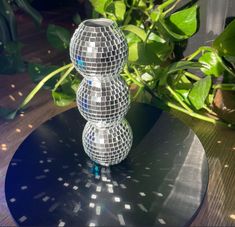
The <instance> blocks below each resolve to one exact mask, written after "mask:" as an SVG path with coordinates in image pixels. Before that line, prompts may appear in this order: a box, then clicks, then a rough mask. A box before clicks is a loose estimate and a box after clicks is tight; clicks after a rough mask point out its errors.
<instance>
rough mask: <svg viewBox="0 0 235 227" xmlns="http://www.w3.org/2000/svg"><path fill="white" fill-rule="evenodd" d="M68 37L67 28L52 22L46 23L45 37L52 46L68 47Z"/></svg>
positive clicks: (69, 36) (61, 48)
mask: <svg viewBox="0 0 235 227" xmlns="http://www.w3.org/2000/svg"><path fill="white" fill-rule="evenodd" d="M70 38H71V35H70V32H69V30H67V29H65V28H63V27H61V26H58V25H54V24H49V25H48V28H47V39H48V41H49V42H50V44H51V45H52V46H53V47H54V48H56V49H59V50H65V49H68V47H69V43H70Z"/></svg>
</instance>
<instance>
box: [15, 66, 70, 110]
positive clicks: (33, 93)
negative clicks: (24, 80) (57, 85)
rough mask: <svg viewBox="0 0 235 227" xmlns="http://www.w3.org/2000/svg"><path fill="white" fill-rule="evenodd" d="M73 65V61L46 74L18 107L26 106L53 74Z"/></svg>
mask: <svg viewBox="0 0 235 227" xmlns="http://www.w3.org/2000/svg"><path fill="white" fill-rule="evenodd" d="M71 66H72V63H70V64H68V65H65V66H62V67H60V68H59V69H56V70H55V71H53V72H51V73H49V74H48V75H47V76H45V77H44V78H43V79H42V80H41V81H40V82H39V83H38V84H37V85H36V87H35V88H34V89H33V90H32V91H31V92H30V93H29V94H28V95H27V97H26V98H25V100H24V101H23V102H22V103H21V105H20V106H19V107H18V110H19V109H22V108H23V107H24V106H26V105H27V104H28V103H29V102H30V100H31V99H32V98H33V97H34V95H35V94H36V93H37V92H38V91H39V90H40V89H41V88H42V86H43V85H44V84H45V83H46V81H48V80H49V79H51V78H52V77H53V76H55V75H56V74H58V73H60V72H61V71H63V70H65V69H67V68H69V67H71Z"/></svg>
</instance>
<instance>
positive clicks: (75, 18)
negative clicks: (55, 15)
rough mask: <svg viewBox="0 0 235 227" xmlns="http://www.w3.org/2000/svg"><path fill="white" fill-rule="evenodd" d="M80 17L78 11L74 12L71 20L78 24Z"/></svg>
mask: <svg viewBox="0 0 235 227" xmlns="http://www.w3.org/2000/svg"><path fill="white" fill-rule="evenodd" d="M81 21H82V20H81V17H80V15H79V14H78V13H76V14H75V15H74V16H73V22H74V23H75V24H76V25H78V24H80V23H81Z"/></svg>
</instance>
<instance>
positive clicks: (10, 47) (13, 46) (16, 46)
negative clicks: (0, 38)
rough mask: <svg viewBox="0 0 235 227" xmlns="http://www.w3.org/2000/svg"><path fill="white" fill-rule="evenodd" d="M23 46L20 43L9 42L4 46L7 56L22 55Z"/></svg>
mask: <svg viewBox="0 0 235 227" xmlns="http://www.w3.org/2000/svg"><path fill="white" fill-rule="evenodd" d="M22 47H23V44H22V43H20V42H8V43H6V44H5V45H4V50H5V51H6V53H7V54H20V51H21V49H22Z"/></svg>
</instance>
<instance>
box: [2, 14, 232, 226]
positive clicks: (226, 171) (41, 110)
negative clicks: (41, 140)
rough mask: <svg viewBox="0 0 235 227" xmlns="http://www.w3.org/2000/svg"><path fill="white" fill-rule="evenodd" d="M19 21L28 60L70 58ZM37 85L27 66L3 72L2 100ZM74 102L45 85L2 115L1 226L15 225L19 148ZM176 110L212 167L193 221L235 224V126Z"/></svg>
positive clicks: (10, 102) (17, 98)
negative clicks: (9, 197)
mask: <svg viewBox="0 0 235 227" xmlns="http://www.w3.org/2000/svg"><path fill="white" fill-rule="evenodd" d="M46 15H47V18H48V21H49V22H53V23H58V24H61V23H63V22H62V21H64V20H65V19H66V18H63V17H61V16H60V15H59V13H58V14H53V15H52V14H50V13H47V14H46ZM18 21H19V28H20V29H19V30H20V37H21V40H22V42H23V43H25V44H26V45H25V47H24V51H23V55H24V57H25V59H26V60H28V61H31V62H39V63H40V62H41V63H46V64H49V63H52V64H55V63H57V64H58V62H59V63H61V62H63V60H65V59H66V54H62V53H60V52H56V51H55V50H53V49H52V48H51V47H50V45H49V44H48V43H47V41H46V38H45V31H44V30H45V29H42V30H40V29H35V27H34V26H33V24H32V23H31V22H29V21H27V20H25V16H23V15H20V16H19V20H18ZM71 28H72V25H71ZM32 44H33V45H32ZM33 87H34V84H33V83H32V82H31V80H30V78H29V75H28V74H27V72H25V73H21V74H17V75H8V76H7V75H1V76H0V106H5V107H16V106H17V104H19V103H20V102H21V101H22V100H23V98H24V97H25V95H26V94H27V93H28V92H29V91H30V90H31V89H32V88H33ZM71 107H72V106H69V107H66V108H59V107H56V106H55V105H53V100H52V98H51V97H50V93H49V92H48V91H46V90H42V91H40V92H39V93H38V94H37V97H36V98H34V99H33V101H32V102H31V103H30V104H29V106H28V108H27V110H26V111H25V112H23V113H21V114H20V115H19V116H17V117H16V119H15V120H13V121H5V120H0V133H1V137H0V211H1V212H0V226H15V223H14V221H13V219H12V218H11V215H10V213H9V211H8V208H7V204H6V201H5V194H4V182H5V175H6V171H7V167H8V164H9V162H10V160H11V158H12V156H13V154H14V152H15V150H16V149H17V147H18V146H19V145H20V144H21V142H22V141H23V140H24V139H25V138H26V137H27V135H29V134H30V133H31V132H32V131H33V130H34V129H35V128H37V127H38V126H39V125H40V124H42V123H43V122H45V121H46V120H47V119H49V118H50V117H52V116H54V115H57V114H58V113H60V112H63V111H65V110H67V109H69V108H71ZM173 114H174V115H176V116H177V117H178V118H179V119H181V120H182V121H183V122H184V123H185V124H187V125H189V126H190V127H191V128H192V129H193V130H194V131H195V133H196V134H197V135H198V137H199V139H200V140H201V142H202V144H203V146H204V148H205V150H206V154H207V157H208V164H209V168H210V173H209V186H208V193H207V196H206V198H205V201H204V203H203V205H202V207H201V209H200V211H199V213H198V215H197V217H196V218H195V220H194V222H193V223H192V224H191V226H235V196H234V195H235V165H234V163H235V131H234V130H232V129H229V128H222V127H218V126H214V125H211V124H208V123H204V122H201V121H199V120H195V119H192V118H191V117H188V116H185V115H183V114H179V113H173Z"/></svg>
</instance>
